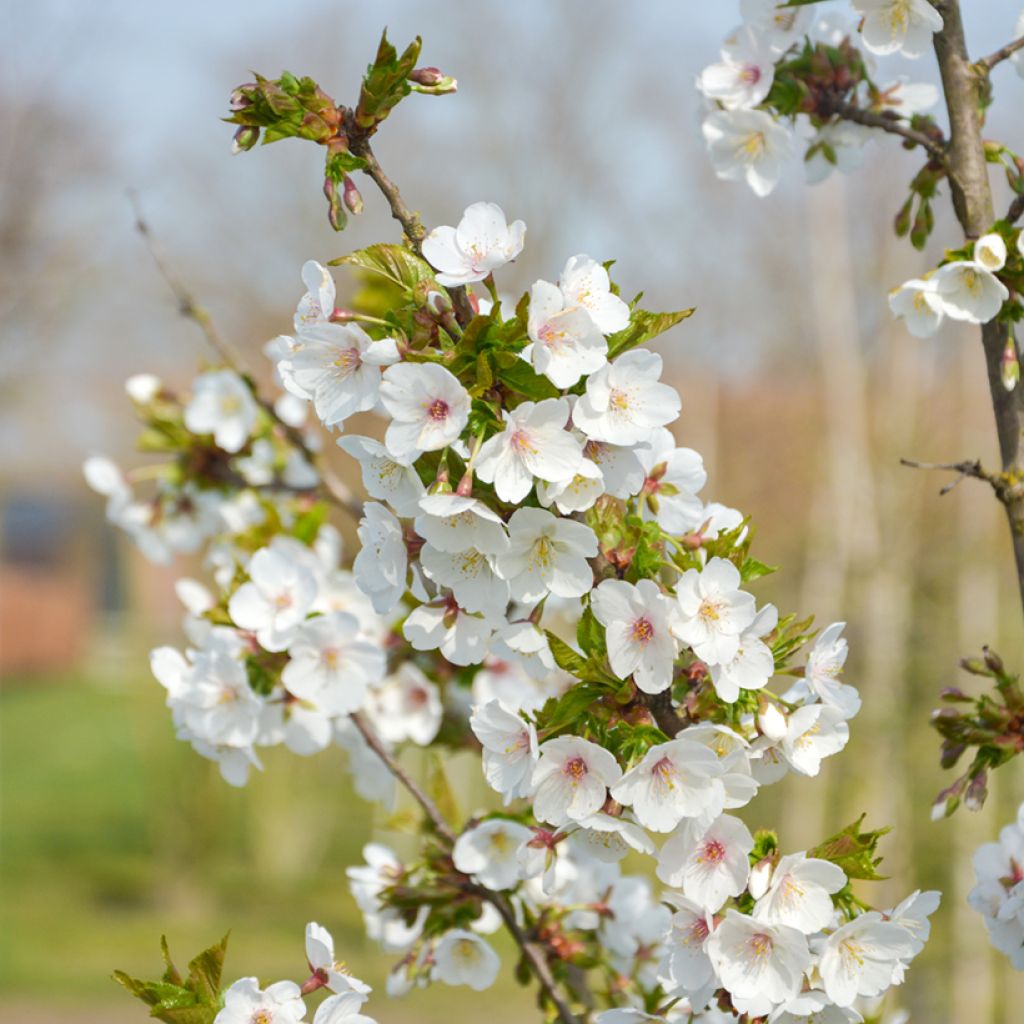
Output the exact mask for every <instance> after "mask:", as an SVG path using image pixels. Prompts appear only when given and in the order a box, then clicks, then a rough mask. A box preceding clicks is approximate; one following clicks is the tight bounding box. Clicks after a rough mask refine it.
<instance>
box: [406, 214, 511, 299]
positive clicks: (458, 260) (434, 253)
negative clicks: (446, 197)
mask: <svg viewBox="0 0 1024 1024" xmlns="http://www.w3.org/2000/svg"><path fill="white" fill-rule="evenodd" d="M525 236H526V225H525V224H524V223H523V222H522V221H521V220H517V221H513V222H512V223H511V224H509V223H508V222H507V221H506V220H505V213H504V211H503V210H502V209H501V207H500V206H496V205H495V204H494V203H473V204H472V205H471V206H468V207H466V211H465V213H463V215H462V220H460V221H459V226H458V227H456V228H453V227H438V228H434V230H433V231H431V232H430V234H429V235H427V237H426V238H425V239H424V240H423V256H424V258H425V259H426V260H427V262H428V263H430V264H431V266H433V267H434V268H435V269H437V270H438V271H440V273H438V274H437V280H438V283H440V284H443V285H444V286H445V287H447V288H450V287H453V286H455V287H457V286H459V285H466V284H473V283H474V282H475V281H482V280H483V279H484V278H485V277H487V275H488V274H490V273H491V272H492V271H494V270H497V269H498V268H499V267H502V266H504V265H505V264H506V263H508V262H510V261H511V260H514V259H515V258H516V257H517V256H518V255H519V254H520V253H521V252H522V251H523V241H524V239H525Z"/></svg>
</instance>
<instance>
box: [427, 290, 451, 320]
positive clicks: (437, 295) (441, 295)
mask: <svg viewBox="0 0 1024 1024" xmlns="http://www.w3.org/2000/svg"><path fill="white" fill-rule="evenodd" d="M427 305H428V306H429V307H430V308H431V309H432V310H433V311H434V312H435V313H437V315H438V316H445V315H446V314H448V313H451V312H452V310H453V309H454V306H452V300H451V297H450V296H449V295H448V293H447V292H431V293H430V294H429V295H428V296H427Z"/></svg>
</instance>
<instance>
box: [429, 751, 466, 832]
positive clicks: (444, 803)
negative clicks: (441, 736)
mask: <svg viewBox="0 0 1024 1024" xmlns="http://www.w3.org/2000/svg"><path fill="white" fill-rule="evenodd" d="M427 796H429V797H430V799H431V800H433V801H434V803H435V804H437V809H438V810H439V811H440V812H441V817H442V818H444V819H445V821H447V822H449V824H451V825H452V826H453V827H457V825H456V823H457V822H458V821H459V820H460V818H459V808H458V804H457V803H456V800H455V794H454V793H453V792H452V787H451V785H450V783H449V782H448V776H447V774H446V773H445V770H444V761H443V760H442V759H441V756H440V755H439V754H437V753H436V752H434V753H431V755H430V762H429V773H428V775H427Z"/></svg>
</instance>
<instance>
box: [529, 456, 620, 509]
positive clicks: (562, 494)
mask: <svg viewBox="0 0 1024 1024" xmlns="http://www.w3.org/2000/svg"><path fill="white" fill-rule="evenodd" d="M602 494H604V475H603V474H602V473H601V470H600V469H599V468H598V466H597V464H596V463H594V462H591V461H590V459H586V458H583V459H580V464H579V466H578V467H577V468H576V475H575V476H574V477H573V478H572V479H571V480H563V481H560V482H559V483H555V484H549V483H546V482H544V481H540V482H538V484H537V500H538V501H539V502H540V503H541V504H542V505H543V506H544V507H545V508H548V507H550V505H551V503H552V502H554V505H555V508H557V509H558V511H559V512H561V513H562V515H564V516H567V515H571V514H572V513H573V512H585V511H586V510H587V509H588V508H592V507H593V505H594V503H595V502H596V501H597V499H598V498H600V497H601V495H602Z"/></svg>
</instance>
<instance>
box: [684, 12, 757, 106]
mask: <svg viewBox="0 0 1024 1024" xmlns="http://www.w3.org/2000/svg"><path fill="white" fill-rule="evenodd" d="M721 57H722V59H721V61H719V62H718V63H717V64H711V65H709V66H708V67H706V68H705V69H704V70H703V71H702V72H701V73H700V77H699V78H698V79H697V88H698V89H700V91H701V92H702V93H704V95H705V96H707V97H708V99H711V100H717V101H718V102H719V103H721V104H722V106H723V107H725V109H726V110H748V109H750V108H751V107H756V106H757V105H758V104H759V103H761V102H762V101H763V100H764V98H765V97H766V96H767V95H768V93H769V92H770V91H771V87H772V81H773V80H774V78H775V54H774V53H773V52H772V49H771V47H770V46H769V45H768V41H767V40H766V39H765V38H764V37H763V36H762V35H761V34H760V33H758V32H755V31H752V30H751V29H750V28H748V27H746V26H744V27H743V28H740V29H738V30H737V31H736V32H734V33H733V34H732V35H731V36H729V38H728V39H727V40H726V41H725V45H724V46H723V47H722V53H721Z"/></svg>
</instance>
